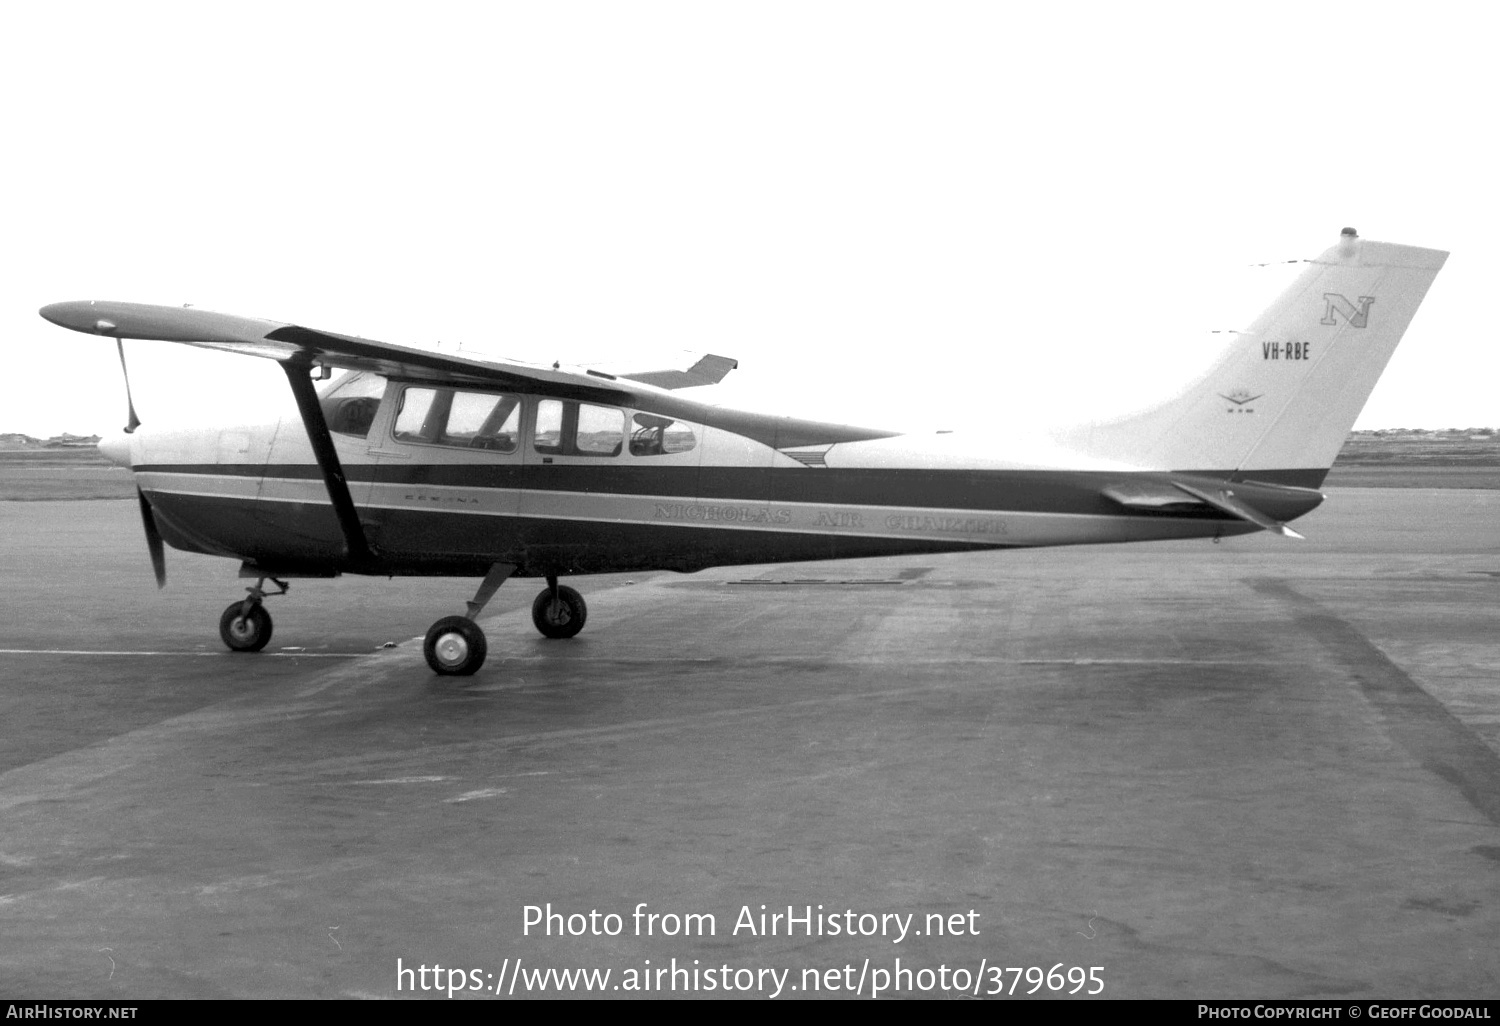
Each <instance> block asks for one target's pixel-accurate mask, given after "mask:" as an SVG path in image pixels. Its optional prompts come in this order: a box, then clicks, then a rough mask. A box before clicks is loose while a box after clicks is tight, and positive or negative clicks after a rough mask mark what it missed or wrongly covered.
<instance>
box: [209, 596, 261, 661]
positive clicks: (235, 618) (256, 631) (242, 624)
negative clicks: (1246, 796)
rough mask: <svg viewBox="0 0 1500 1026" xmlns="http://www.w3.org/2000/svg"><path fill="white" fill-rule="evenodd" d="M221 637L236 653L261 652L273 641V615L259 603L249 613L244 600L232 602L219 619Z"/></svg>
mask: <svg viewBox="0 0 1500 1026" xmlns="http://www.w3.org/2000/svg"><path fill="white" fill-rule="evenodd" d="M219 637H221V638H223V639H224V644H226V645H228V646H229V647H230V648H231V649H233V650H234V651H236V652H259V651H260V650H261V649H263V648H265V647H266V642H268V641H270V640H271V614H270V613H268V612H266V609H265V607H264V606H262V605H261V604H260V603H259V602H257V603H255V604H254V605H252V606H251V607H250V609H249V611H248V612H247V611H246V610H245V603H244V601H243V600H241V601H239V602H231V603H229V608H228V609H226V610H224V615H223V616H221V617H219Z"/></svg>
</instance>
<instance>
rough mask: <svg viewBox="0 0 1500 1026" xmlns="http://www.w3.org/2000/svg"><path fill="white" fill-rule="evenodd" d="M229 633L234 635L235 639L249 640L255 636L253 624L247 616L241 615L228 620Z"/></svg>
mask: <svg viewBox="0 0 1500 1026" xmlns="http://www.w3.org/2000/svg"><path fill="white" fill-rule="evenodd" d="M229 633H230V634H232V635H234V640H235V641H249V640H251V639H252V638H254V637H255V624H254V623H253V622H251V620H250V618H249V617H248V616H242V617H240V618H239V619H238V620H234V621H231V622H230V624H229Z"/></svg>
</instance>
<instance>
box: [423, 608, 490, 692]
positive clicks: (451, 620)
mask: <svg viewBox="0 0 1500 1026" xmlns="http://www.w3.org/2000/svg"><path fill="white" fill-rule="evenodd" d="M489 647H490V646H489V642H488V641H486V640H485V637H484V631H482V630H480V629H479V625H478V624H477V623H475V622H474V621H473V620H470V619H469V618H468V617H466V616H445V617H443V618H442V619H441V620H439V621H438V622H437V623H435V624H433V625H432V626H431V627H429V628H428V630H427V637H426V638H425V639H423V641H422V655H424V656H426V657H427V665H428V666H430V667H432V672H433V673H436V674H438V675H439V676H443V677H467V676H469V675H470V674H472V673H473V672H474V671H475V670H477V669H479V668H480V667H481V666H483V665H484V657H485V656H486V655H487V654H489Z"/></svg>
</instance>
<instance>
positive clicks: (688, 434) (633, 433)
mask: <svg viewBox="0 0 1500 1026" xmlns="http://www.w3.org/2000/svg"><path fill="white" fill-rule="evenodd" d="M697 444H698V439H697V437H696V436H695V435H694V434H693V429H692V428H690V427H688V425H686V424H684V423H682V422H681V421H678V420H673V419H671V418H670V417H658V416H656V415H655V414H651V413H637V414H636V415H635V416H634V417H632V418H631V419H630V455H632V456H667V455H670V454H671V453H677V452H688V451H689V450H691V449H692V448H693V447H694V446H695V445H697Z"/></svg>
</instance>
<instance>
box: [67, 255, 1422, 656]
mask: <svg viewBox="0 0 1500 1026" xmlns="http://www.w3.org/2000/svg"><path fill="white" fill-rule="evenodd" d="M1446 257H1447V254H1446V253H1444V252H1441V251H1438V250H1432V249H1419V248H1417V247H1414V246H1400V245H1393V244H1390V243H1383V242H1370V241H1365V240H1361V239H1360V238H1359V237H1358V235H1357V233H1356V232H1355V231H1354V230H1353V229H1348V228H1346V229H1344V232H1343V234H1342V236H1341V238H1340V239H1339V241H1338V243H1337V244H1336V245H1335V246H1333V247H1332V248H1330V249H1329V250H1328V251H1327V252H1325V253H1324V254H1323V255H1322V256H1320V257H1318V258H1316V259H1314V260H1309V261H1307V262H1306V264H1305V267H1304V268H1303V270H1302V272H1301V274H1300V276H1299V277H1298V278H1297V279H1296V281H1295V283H1294V284H1292V285H1291V286H1290V287H1289V288H1288V289H1287V290H1286V291H1285V292H1284V293H1283V294H1282V295H1281V296H1280V298H1278V299H1277V300H1276V301H1275V302H1274V303H1273V304H1272V305H1271V306H1270V308H1269V309H1267V310H1266V311H1265V312H1264V313H1263V314H1261V316H1260V317H1259V318H1258V319H1257V320H1256V321H1255V322H1254V323H1253V324H1251V325H1250V326H1249V328H1248V330H1247V331H1245V332H1242V333H1239V334H1237V335H1234V336H1232V337H1233V339H1234V341H1232V342H1231V343H1230V344H1229V346H1228V348H1227V350H1226V351H1225V352H1224V353H1223V355H1222V356H1221V358H1220V359H1219V360H1218V362H1217V363H1216V364H1215V365H1214V366H1213V367H1212V368H1211V369H1210V370H1208V371H1207V372H1206V374H1204V376H1202V377H1201V378H1200V379H1199V380H1197V381H1195V382H1193V383H1192V384H1190V385H1188V386H1187V387H1185V388H1184V389H1183V390H1182V391H1181V392H1180V393H1178V394H1177V395H1176V396H1175V397H1174V398H1172V399H1170V400H1168V401H1166V402H1164V403H1162V404H1161V405H1159V406H1157V407H1155V408H1153V409H1149V410H1146V411H1144V412H1141V413H1139V414H1135V415H1132V416H1129V417H1126V418H1123V419H1120V420H1116V421H1112V422H1104V423H1093V424H1087V425H1083V426H1080V427H1078V428H1076V429H1071V430H1067V431H1064V432H1062V433H1061V434H1059V435H1057V436H1056V442H1057V445H1056V447H1055V448H1054V449H1053V450H1052V451H1051V452H1049V453H1047V454H1045V455H1044V456H1040V457H1039V456H1037V455H1035V454H1026V453H1016V454H1006V453H1002V452H996V451H992V449H991V443H990V442H989V440H985V441H984V443H983V444H976V443H973V442H969V443H966V442H965V441H964V439H963V436H962V435H959V434H937V435H927V436H918V435H911V434H898V433H896V432H892V431H885V430H877V429H866V428H860V427H850V426H846V425H840V424H828V423H819V422H815V421H810V420H797V419H791V418H785V417H773V416H767V415H762V414H755V413H745V412H736V411H732V410H727V409H723V408H719V407H716V406H712V405H709V404H706V403H702V402H695V401H692V400H689V399H686V398H683V397H682V396H679V395H677V394H675V390H676V389H679V388H682V387H686V386H691V385H703V384H710V383H713V382H716V381H718V380H720V379H721V378H722V377H723V376H724V375H725V374H726V373H728V371H729V370H730V369H732V368H733V367H734V366H736V364H735V361H733V360H730V359H727V358H724V357H718V356H708V357H704V358H703V359H702V360H700V361H699V362H698V363H697V364H696V365H695V366H693V367H692V368H690V369H688V370H686V371H654V372H644V373H634V374H623V375H616V374H608V373H604V372H602V371H598V370H584V371H577V372H574V371H564V370H561V369H559V368H557V367H556V366H554V367H552V368H545V367H533V366H529V365H525V364H519V363H509V362H506V363H502V362H489V361H486V360H481V359H475V358H470V357H465V356H457V355H448V354H440V353H435V352H430V351H425V350H421V349H413V348H406V347H402V346H395V345H388V344H386V343H382V342H373V341H370V340H368V339H362V338H354V337H351V336H347V335H337V334H333V333H331V332H325V331H315V330H312V329H310V328H305V327H301V326H299V325H295V324H285V323H280V322H276V321H265V320H256V319H252V318H247V317H237V316H231V315H227V314H220V313H210V312H206V311H202V310H197V309H192V308H174V307H162V306H146V305H141V304H135V303H113V302H89V301H84V302H71V303H57V304H55V305H52V306H47V307H44V308H43V309H42V311H41V314H42V316H43V317H45V318H46V319H47V320H49V321H52V322H53V323H55V324H59V325H62V326H63V327H66V328H71V329H73V330H75V331H81V332H88V333H92V334H97V335H106V336H110V337H113V338H115V339H159V340H163V341H167V342H181V343H185V344H187V345H193V346H203V347H207V348H209V349H218V350H225V351H228V352H234V353H243V354H247V355H251V356H260V357H266V358H269V359H272V360H276V361H278V362H279V363H280V364H281V367H282V369H283V370H284V371H285V373H286V378H287V381H288V382H289V383H290V385H291V390H292V394H293V396H294V397H295V398H296V401H297V408H298V411H299V413H300V419H301V423H300V424H299V423H297V422H296V421H291V422H289V423H282V422H277V423H272V424H264V425H250V426H243V425H238V426H225V427H218V428H213V429H208V430H164V429H153V428H152V427H151V426H150V425H141V424H140V422H139V420H138V418H137V417H136V415H135V409H134V404H133V402H132V403H131V404H130V423H129V426H127V427H126V428H125V431H124V433H123V434H120V435H117V436H113V437H110V438H106V439H105V440H104V441H102V442H101V443H100V445H99V448H100V449H101V450H103V451H104V453H105V454H106V455H107V456H109V457H110V458H111V459H113V460H115V461H116V462H118V463H121V464H124V465H126V466H128V467H129V468H130V469H131V470H132V471H133V472H134V474H135V480H136V484H137V487H138V493H139V500H140V508H141V519H142V520H143V521H144V524H145V531H146V541H147V545H148V547H149V549H150V553H151V560H152V565H153V567H154V569H155V571H156V577H157V582H158V584H162V583H164V582H165V576H166V572H165V563H164V558H163V548H162V543H163V542H164V541H165V542H166V543H167V544H170V545H172V546H173V547H174V548H178V549H184V550H187V551H190V552H203V553H209V554H212V555H217V556H228V557H232V558H234V559H238V560H240V561H241V563H242V566H241V570H240V575H241V576H242V577H247V578H254V579H255V580H256V585H255V586H254V587H252V588H248V589H247V593H248V594H247V597H246V598H244V599H241V600H237V601H235V602H232V603H231V604H230V605H229V607H228V608H227V609H226V610H224V614H223V616H222V618H221V619H220V634H221V635H222V637H223V639H224V642H225V643H226V644H227V645H228V646H229V647H230V648H231V649H234V650H236V651H244V652H253V651H257V650H259V649H261V648H263V647H264V646H265V644H266V642H267V641H268V640H269V639H270V637H271V618H270V616H269V614H268V613H267V612H266V610H265V606H264V602H265V599H266V598H267V597H268V596H269V595H273V594H282V593H284V592H285V591H286V588H287V583H286V582H287V580H288V579H289V578H295V577H332V576H337V575H339V574H344V573H355V574H380V575H390V576H420V575H426V576H467V577H478V578H482V583H481V584H480V585H479V588H478V591H477V593H476V594H475V595H474V597H473V599H472V600H470V601H469V603H468V609H467V614H466V615H465V616H447V617H443V618H442V619H440V620H438V621H437V622H436V623H434V624H433V625H432V628H431V629H430V630H429V631H428V632H427V637H426V642H425V645H424V653H425V655H426V658H427V662H428V664H429V665H430V666H431V667H432V668H433V670H435V671H436V672H437V673H439V674H471V673H473V672H474V671H475V670H477V669H478V668H479V667H480V665H481V664H482V663H483V662H484V658H485V654H486V650H487V643H486V640H485V636H484V634H483V632H482V631H481V630H480V629H479V627H478V626H477V625H476V624H475V620H476V619H477V618H478V616H479V614H480V611H481V610H482V609H483V608H484V607H485V604H486V603H487V602H488V601H489V600H490V598H491V597H492V596H493V595H494V594H495V592H496V590H497V589H498V588H499V587H500V586H501V584H502V583H503V582H504V581H506V580H507V579H509V578H511V577H541V578H545V580H546V582H547V586H546V588H544V589H543V590H542V591H541V593H540V594H538V595H537V597H536V601H535V602H534V603H533V605H532V620H533V622H534V623H535V624H536V628H537V630H539V631H541V633H542V634H544V635H546V636H547V637H549V638H569V637H572V636H573V635H575V634H577V633H578V632H579V631H580V630H582V629H583V626H584V621H585V619H586V618H587V615H588V612H587V606H586V605H585V604H584V600H583V597H582V596H581V595H579V594H578V592H577V591H575V590H574V589H572V588H569V587H566V586H564V585H562V584H560V583H559V580H560V579H561V578H563V577H565V576H570V575H575V574H588V573H605V572H617V571H645V570H664V569H665V570H679V571H692V570H698V569H702V568H704V567H709V566H719V565H733V564H747V563H781V562H791V561H795V560H814V559H817V560H824V559H837V558H847V557H865V556H889V555H896V554H900V553H930V552H954V551H964V550H973V549H997V548H1007V547H1018V546H1039V545H1074V544H1082V543H1090V542H1125V541H1149V540H1153V539H1166V538H1193V537H1215V538H1216V537H1220V536H1226V535H1236V534H1245V533H1248V532H1252V531H1261V530H1267V531H1274V532H1277V533H1279V534H1282V535H1287V536H1291V537H1301V536H1300V535H1298V534H1296V532H1294V531H1293V530H1292V529H1291V528H1290V527H1288V526H1287V521H1290V520H1294V519H1296V518H1297V517H1299V516H1302V515H1303V514H1305V513H1307V512H1308V511H1310V510H1312V509H1313V508H1314V507H1316V506H1317V505H1318V504H1319V503H1320V502H1321V501H1322V500H1323V496H1322V494H1321V493H1320V492H1318V491H1317V489H1318V487H1319V486H1320V485H1321V484H1322V481H1323V478H1324V476H1325V475H1326V474H1327V472H1328V469H1329V467H1330V466H1331V465H1332V463H1333V460H1334V457H1335V456H1336V455H1337V454H1338V451H1339V449H1340V447H1341V446H1342V445H1343V442H1344V439H1345V437H1346V436H1347V435H1348V433H1349V429H1350V428H1351V427H1352V426H1353V424H1354V420H1355V417H1356V416H1358V414H1359V411H1360V409H1361V408H1362V407H1363V406H1364V403H1365V400H1366V399H1367V398H1368V396H1369V394H1370V391H1371V390H1372V389H1373V388H1374V386H1375V381H1376V379H1377V378H1378V377H1379V376H1380V373H1381V371H1382V370H1383V369H1384V367H1385V365H1386V361H1387V360H1388V359H1389V358H1390V355H1391V353H1392V352H1393V351H1394V350H1395V348H1396V344H1397V343H1398V342H1399V341H1400V339H1401V335H1402V333H1403V332H1404V331H1405V330H1406V326H1407V324H1408V323H1410V321H1411V319H1412V316H1413V315H1414V314H1415V313H1416V310H1417V306H1418V304H1420V303H1421V301H1422V297H1423V296H1424V295H1425V294H1426V292H1427V289H1428V287H1429V286H1430V285H1431V284H1432V281H1433V279H1434V278H1435V277H1436V275H1437V272H1438V270H1439V269H1440V268H1441V267H1442V265H1443V261H1444V260H1445V259H1446ZM120 359H121V362H122V365H123V363H124V359H125V354H124V348H123V345H121V346H120ZM335 369H337V370H342V371H344V372H345V373H344V374H342V375H340V376H339V377H337V378H332V377H331V374H332V371H333V370H335ZM315 378H319V379H326V383H325V384H324V385H322V386H321V388H320V387H319V386H315V385H314V379H315ZM128 387H129V383H128V376H127V399H128ZM268 582H269V583H270V584H271V585H274V586H275V587H276V588H278V589H279V590H277V591H268V590H267V583H268Z"/></svg>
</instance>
